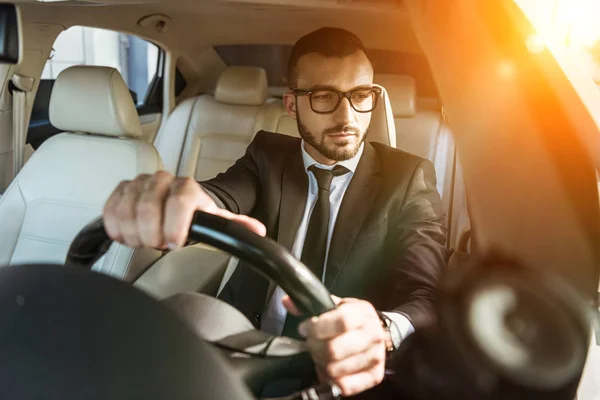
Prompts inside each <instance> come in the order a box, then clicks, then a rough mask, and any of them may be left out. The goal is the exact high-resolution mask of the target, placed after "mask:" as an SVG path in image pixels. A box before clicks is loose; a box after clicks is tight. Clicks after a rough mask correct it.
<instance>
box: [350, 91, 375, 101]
mask: <svg viewBox="0 0 600 400" xmlns="http://www.w3.org/2000/svg"><path fill="white" fill-rule="evenodd" d="M371 97H372V94H371V92H369V91H366V92H356V93H353V94H352V98H353V99H354V100H356V101H365V100H367V99H370V98H371Z"/></svg>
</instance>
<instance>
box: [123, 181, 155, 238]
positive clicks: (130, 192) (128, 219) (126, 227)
mask: <svg viewBox="0 0 600 400" xmlns="http://www.w3.org/2000/svg"><path fill="white" fill-rule="evenodd" d="M149 177H150V176H149V175H140V176H138V177H137V178H135V179H134V180H133V181H132V182H130V183H129V184H127V185H126V186H124V188H123V196H122V197H121V201H120V202H119V204H118V205H117V216H118V218H119V219H118V224H119V230H120V232H121V235H122V236H123V243H125V245H127V246H129V247H132V248H135V247H141V245H142V241H141V239H140V237H139V233H138V230H137V221H136V218H137V215H136V207H137V202H138V199H139V197H140V195H141V192H142V188H143V185H144V182H145V181H146V180H147V179H149Z"/></svg>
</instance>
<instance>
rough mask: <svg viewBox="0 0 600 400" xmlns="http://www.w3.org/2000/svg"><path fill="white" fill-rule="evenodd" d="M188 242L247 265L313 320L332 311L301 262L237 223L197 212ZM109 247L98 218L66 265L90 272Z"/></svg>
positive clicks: (78, 238)
mask: <svg viewBox="0 0 600 400" xmlns="http://www.w3.org/2000/svg"><path fill="white" fill-rule="evenodd" d="M188 239H190V240H193V241H195V242H201V243H205V244H208V245H210V246H213V247H215V248H217V249H219V250H223V251H225V252H227V253H229V254H231V255H234V256H236V257H238V258H240V259H242V260H245V261H249V263H250V265H251V267H252V268H253V269H254V270H255V271H256V272H258V273H260V274H262V275H264V276H267V277H268V278H270V279H273V281H275V283H277V284H278V285H279V286H281V288H282V289H283V290H284V291H285V292H286V293H287V294H288V295H289V296H290V298H291V299H292V301H293V302H294V305H295V306H296V308H298V310H299V311H300V312H302V313H303V314H306V315H309V316H315V315H320V314H322V313H325V312H327V311H331V310H333V309H334V308H335V303H334V302H333V300H332V299H331V296H330V294H329V291H328V290H327V288H326V287H325V286H324V285H323V284H322V283H321V281H320V280H319V279H318V278H317V277H316V276H315V275H314V274H313V273H312V272H311V271H310V270H309V269H308V268H307V267H306V266H305V265H304V264H302V262H300V261H299V260H297V259H296V258H294V256H292V255H291V254H290V253H289V252H288V251H287V250H286V249H285V248H284V247H282V246H281V245H279V244H278V243H277V242H275V241H274V240H272V239H270V238H268V237H261V236H259V235H257V234H255V233H254V232H251V231H250V230H248V229H246V228H244V227H243V226H242V225H240V224H238V223H237V222H234V221H230V220H228V219H225V218H222V217H219V216H216V215H213V214H209V213H205V212H202V211H196V212H195V213H194V217H193V218H192V223H191V225H190V230H189V235H188ZM111 243H112V239H110V238H109V237H108V234H107V233H106V231H105V229H104V222H103V220H102V218H98V219H96V220H94V221H93V222H91V223H90V224H88V225H87V226H86V227H84V228H83V229H82V230H81V231H80V232H79V234H77V236H76V237H75V239H74V240H73V242H72V244H71V246H70V248H69V251H68V253H67V258H66V264H67V265H79V266H81V267H84V268H86V269H91V268H92V266H93V265H94V263H95V262H96V261H97V260H98V259H99V258H100V257H102V256H103V255H104V254H105V253H106V251H107V250H108V248H109V246H110V245H111Z"/></svg>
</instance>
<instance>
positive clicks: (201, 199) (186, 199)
mask: <svg viewBox="0 0 600 400" xmlns="http://www.w3.org/2000/svg"><path fill="white" fill-rule="evenodd" d="M213 208H216V205H215V203H214V201H212V199H210V197H209V196H208V195H207V194H206V193H205V192H204V191H203V190H202V189H201V188H200V185H199V184H198V183H197V182H196V181H194V180H192V179H191V178H178V179H176V180H174V181H173V182H172V183H171V187H170V190H169V194H168V197H167V200H166V202H165V215H164V221H163V233H164V239H165V241H166V242H167V243H168V245H169V248H171V249H172V250H173V249H176V248H179V247H181V246H183V245H184V244H185V241H186V239H187V236H188V233H189V228H190V224H191V223H192V218H193V216H194V211H196V210H197V209H200V210H211V209H213Z"/></svg>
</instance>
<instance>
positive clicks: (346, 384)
mask: <svg viewBox="0 0 600 400" xmlns="http://www.w3.org/2000/svg"><path fill="white" fill-rule="evenodd" d="M384 372H385V365H383V364H382V365H377V366H376V367H375V368H370V369H367V370H365V371H361V372H358V373H356V374H353V375H349V376H344V377H342V378H339V379H336V380H334V383H335V384H336V385H338V386H339V387H340V389H341V390H342V395H343V396H344V397H348V396H354V395H356V394H359V393H362V392H364V391H365V390H369V389H371V388H373V387H375V386H377V385H379V384H380V383H381V382H382V381H383V377H384Z"/></svg>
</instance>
